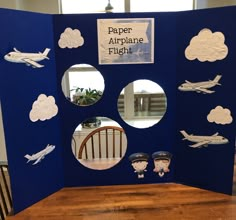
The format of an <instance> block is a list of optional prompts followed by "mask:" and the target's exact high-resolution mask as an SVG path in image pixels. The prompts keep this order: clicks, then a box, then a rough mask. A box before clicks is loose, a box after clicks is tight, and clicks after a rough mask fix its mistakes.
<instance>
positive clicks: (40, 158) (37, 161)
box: [33, 156, 42, 165]
mask: <svg viewBox="0 0 236 220" xmlns="http://www.w3.org/2000/svg"><path fill="white" fill-rule="evenodd" d="M41 160H42V156H40V157H39V158H38V159H37V160H36V161H35V162H34V163H33V165H35V164H37V163H39V162H40V161H41Z"/></svg>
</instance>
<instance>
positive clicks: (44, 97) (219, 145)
mask: <svg viewBox="0 0 236 220" xmlns="http://www.w3.org/2000/svg"><path fill="white" fill-rule="evenodd" d="M219 18H220V19H219ZM235 19H236V7H225V8H215V9H205V10H195V11H185V12H165V13H164V12H162V13H161V12H156V13H129V14H126V13H118V14H116V13H108V14H75V15H47V14H38V13H31V12H23V11H16V10H8V9H1V10H0V26H1V27H2V31H1V35H0V54H1V58H0V101H1V107H2V113H3V124H4V132H5V139H6V147H7V156H8V163H9V170H10V177H11V187H12V196H13V203H14V211H15V213H17V212H19V211H21V210H22V209H24V208H26V207H28V206H30V205H32V204H34V203H35V202H37V201H39V200H41V199H43V198H44V197H46V196H48V195H50V194H52V193H53V192H56V191H57V190H59V189H61V188H63V187H72V186H99V185H118V184H139V183H142V184H148V183H168V182H176V183H182V184H186V185H190V186H195V187H199V188H203V189H208V190H212V191H216V192H221V193H225V194H231V193H232V181H233V164H234V151H235V147H234V146H235V131H236V126H235V125H236V123H235V118H234V117H235V114H236V102H235V100H234V87H235V83H236V75H235V63H236V62H235V60H236V24H235V22H234V21H235ZM73 30H76V31H75V32H76V34H77V35H76V36H77V37H76V39H74V40H73V39H70V38H69V37H68V36H70V37H71V36H74V35H73V33H69V32H70V31H72V32H73ZM67 33H69V34H68V35H67ZM134 38H135V39H136V41H135V40H134ZM77 40H78V42H76V41H77ZM133 41H135V42H133ZM73 43H75V44H76V45H77V46H74V45H72V44H73ZM47 48H48V49H47ZM39 51H40V52H39ZM29 53H31V54H30V55H29ZM25 64H26V65H25ZM75 64H90V65H92V66H94V67H95V68H96V69H97V70H98V71H99V72H100V73H101V74H102V76H103V78H104V81H105V90H104V93H103V96H102V99H101V100H100V101H99V102H97V103H96V104H94V105H92V106H88V107H80V106H76V105H74V104H72V103H71V102H69V101H68V99H67V98H66V97H65V96H64V94H63V92H62V87H61V81H62V77H63V75H64V73H65V71H66V70H68V69H69V68H70V67H71V66H73V65H75ZM139 79H148V80H151V81H153V82H155V83H157V84H159V85H160V86H161V87H162V88H163V90H164V92H165V94H166V97H167V109H166V113H165V115H164V117H163V118H162V119H161V121H160V122H159V123H157V124H155V125H154V126H152V127H149V128H146V129H138V128H134V127H132V126H130V125H128V124H127V123H125V122H124V121H123V119H122V118H121V116H120V114H119V112H118V109H117V99H118V97H119V94H120V91H121V90H122V89H123V88H124V87H125V86H126V85H127V84H129V83H130V82H133V81H135V80H139ZM91 80H92V79H91ZM97 115H99V116H104V117H108V118H111V119H113V120H115V121H116V122H118V123H119V124H120V125H121V126H122V128H123V129H124V131H125V134H126V136H127V142H128V145H127V151H126V154H125V156H124V157H123V158H122V160H121V161H120V163H118V164H117V165H116V166H114V167H112V168H110V169H107V170H103V171H96V170H91V169H88V168H86V167H84V166H83V165H81V164H80V163H78V161H77V160H76V158H75V157H74V155H73V153H72V150H71V149H72V148H71V138H72V135H73V132H74V130H75V128H76V127H77V125H78V124H80V123H81V122H82V121H83V120H85V119H86V118H89V117H93V116H97ZM45 146H46V147H45ZM157 151H165V152H166V151H167V152H169V153H171V155H172V157H171V163H170V167H169V172H167V173H165V175H164V176H162V177H160V176H159V175H157V174H156V173H155V172H153V166H154V165H152V164H153V161H152V160H153V159H152V158H151V157H150V158H149V164H148V167H147V172H146V173H145V178H137V175H134V173H133V172H134V171H133V169H132V167H131V162H130V160H129V156H130V155H132V154H133V153H136V152H145V153H146V154H148V155H152V153H153V152H157ZM36 152H39V153H44V154H43V155H44V156H42V157H40V155H41V154H35V153H36ZM33 154H34V155H33ZM47 154H48V155H47ZM44 157H45V158H44ZM27 159H29V161H28V163H27ZM31 159H34V160H32V161H31ZM41 160H42V161H41ZM39 162H40V163H39ZM33 163H35V165H33ZM157 187H158V185H157Z"/></svg>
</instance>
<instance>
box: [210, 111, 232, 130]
mask: <svg viewBox="0 0 236 220" xmlns="http://www.w3.org/2000/svg"><path fill="white" fill-rule="evenodd" d="M207 120H208V121H209V122H212V123H213V122H215V123H216V124H222V125H225V124H230V123H232V121H233V118H232V116H231V112H230V110H229V109H227V108H223V107H221V106H217V107H216V108H215V109H212V110H211V111H210V113H209V114H208V115H207Z"/></svg>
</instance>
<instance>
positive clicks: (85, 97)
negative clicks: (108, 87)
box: [61, 64, 105, 106]
mask: <svg viewBox="0 0 236 220" xmlns="http://www.w3.org/2000/svg"><path fill="white" fill-rule="evenodd" d="M61 86H62V91H63V93H64V95H65V97H66V98H67V99H68V100H70V101H71V102H72V103H73V104H76V105H79V106H88V105H93V104H94V103H96V102H97V101H98V100H99V99H100V98H101V97H102V94H103V91H104V87H105V86H104V79H103V76H102V75H101V73H100V72H99V71H98V70H97V69H96V68H95V67H93V66H91V65H88V64H78V65H74V66H71V67H70V68H69V69H68V70H66V72H65V74H64V75H63V78H62V82H61Z"/></svg>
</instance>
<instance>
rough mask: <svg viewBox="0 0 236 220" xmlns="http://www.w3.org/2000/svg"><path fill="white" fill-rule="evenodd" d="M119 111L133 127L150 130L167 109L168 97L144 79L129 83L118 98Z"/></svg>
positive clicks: (153, 83)
mask: <svg viewBox="0 0 236 220" xmlns="http://www.w3.org/2000/svg"><path fill="white" fill-rule="evenodd" d="M117 105H118V111H119V114H120V116H121V117H122V119H123V120H124V121H125V122H126V123H127V124H129V125H130V126H132V127H135V128H148V127H151V126H153V125H154V124H156V123H158V122H159V121H160V120H161V118H162V117H163V116H164V114H165V112H166V107H167V101H166V95H165V93H164V91H163V89H162V88H161V87H160V86H159V85H158V84H157V83H155V82H153V81H150V80H146V79H142V80H136V81H134V82H132V83H129V84H128V85H127V86H126V87H125V88H124V89H123V90H122V91H121V93H120V95H119V98H118V103H117Z"/></svg>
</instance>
